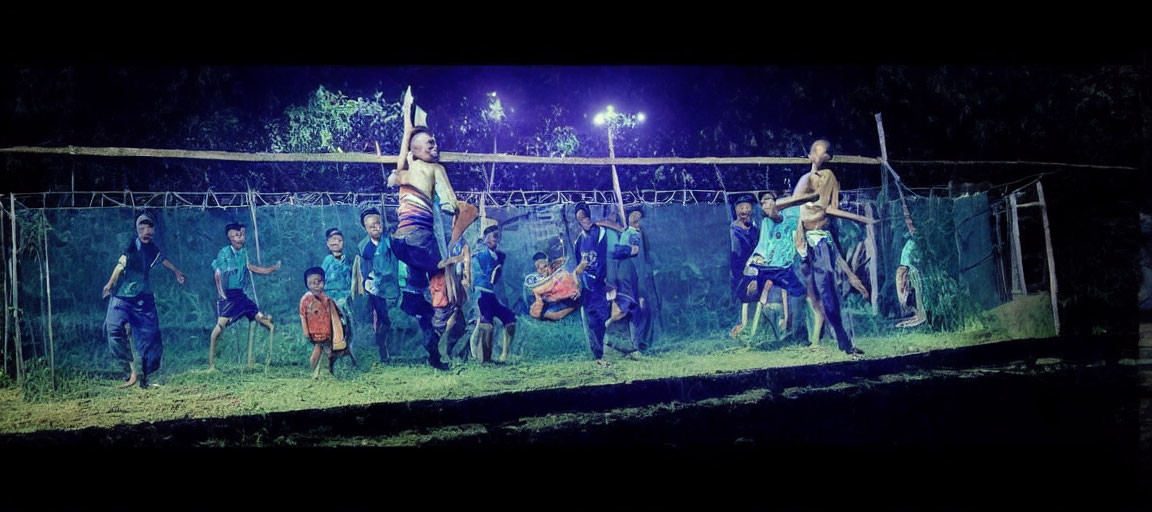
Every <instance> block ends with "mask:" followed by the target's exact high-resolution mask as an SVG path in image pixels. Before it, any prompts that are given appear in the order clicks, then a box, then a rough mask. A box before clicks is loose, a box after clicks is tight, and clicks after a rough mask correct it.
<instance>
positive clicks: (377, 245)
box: [354, 208, 400, 364]
mask: <svg viewBox="0 0 1152 512" xmlns="http://www.w3.org/2000/svg"><path fill="white" fill-rule="evenodd" d="M360 225H361V226H363V227H364V232H365V233H367V234H368V237H367V238H365V239H364V240H362V241H361V242H360V247H359V249H360V251H359V253H360V254H359V256H360V261H359V263H360V264H359V267H358V268H359V275H358V276H357V277H358V278H359V279H358V281H359V282H360V285H361V290H362V291H363V292H364V294H366V295H367V296H368V300H367V301H366V302H367V303H368V304H367V306H368V316H370V317H372V332H373V333H374V334H375V342H376V351H377V352H378V353H379V355H380V364H384V363H387V362H388V359H389V354H388V335H389V334H390V333H391V330H392V322H391V320H390V319H389V318H388V299H392V300H396V299H399V298H400V286H399V284H397V282H396V257H395V256H394V255H393V254H392V247H391V242H390V241H389V240H387V239H385V238H384V222H383V219H382V217H381V216H380V211H379V210H377V209H375V208H369V209H367V210H365V211H364V212H363V213H361V214H360ZM354 279H356V278H354Z"/></svg>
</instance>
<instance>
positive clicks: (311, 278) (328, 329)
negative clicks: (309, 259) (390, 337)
mask: <svg viewBox="0 0 1152 512" xmlns="http://www.w3.org/2000/svg"><path fill="white" fill-rule="evenodd" d="M304 283H305V284H306V285H307V286H308V291H307V292H304V296H303V297H300V327H301V328H302V329H303V330H304V336H305V337H307V338H308V341H310V342H312V355H311V356H310V357H309V358H308V362H309V363H310V364H311V365H312V366H311V367H312V368H313V370H314V371H313V372H312V378H313V379H318V378H320V364H319V363H320V354H321V353H323V354H324V355H325V356H327V358H328V373H329V374H332V375H335V372H333V368H334V367H335V365H336V359H337V358H338V357H340V356H343V355H345V354H347V355H348V357H350V358H352V366H353V367H355V366H356V356H353V355H352V350H350V349H349V347H348V343H347V341H346V340H345V339H344V329H343V328H342V327H341V325H340V309H339V308H337V307H336V302H335V301H333V300H332V299H330V298H328V296H327V295H324V269H322V268H320V267H312V268H310V269H308V270H305V271H304Z"/></svg>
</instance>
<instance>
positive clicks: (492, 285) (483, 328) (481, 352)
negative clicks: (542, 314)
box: [472, 225, 516, 363]
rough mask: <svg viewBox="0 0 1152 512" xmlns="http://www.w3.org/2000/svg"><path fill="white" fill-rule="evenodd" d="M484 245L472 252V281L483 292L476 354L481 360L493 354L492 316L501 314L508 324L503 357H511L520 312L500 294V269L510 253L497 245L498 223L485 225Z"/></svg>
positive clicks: (505, 328)
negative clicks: (497, 284) (509, 304)
mask: <svg viewBox="0 0 1152 512" xmlns="http://www.w3.org/2000/svg"><path fill="white" fill-rule="evenodd" d="M482 240H483V242H484V248H485V250H481V251H477V253H476V254H475V255H474V256H472V283H473V286H474V287H475V288H476V290H477V291H478V292H480V296H479V298H478V299H477V301H476V305H477V307H478V308H479V309H480V321H479V322H478V323H477V324H476V331H475V334H474V335H473V336H472V356H473V357H475V358H476V359H478V360H480V362H481V363H483V362H485V361H488V360H490V359H491V358H492V329H493V327H492V319H493V318H499V319H500V322H502V323H503V324H504V339H503V343H502V347H501V350H500V361H501V362H503V361H505V360H507V359H508V347H509V346H510V345H511V344H512V338H513V337H515V336H516V314H515V313H513V312H512V310H511V309H508V306H505V305H503V304H501V303H500V301H499V300H498V299H497V298H496V283H498V282H499V281H500V270H501V269H502V268H503V266H504V261H505V258H506V255H505V254H504V252H502V251H500V250H498V249H497V246H499V245H500V231H499V227H498V226H495V225H493V226H488V227H487V228H486V229H484V237H483V239H482Z"/></svg>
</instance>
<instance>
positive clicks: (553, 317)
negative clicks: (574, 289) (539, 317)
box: [544, 308, 576, 321]
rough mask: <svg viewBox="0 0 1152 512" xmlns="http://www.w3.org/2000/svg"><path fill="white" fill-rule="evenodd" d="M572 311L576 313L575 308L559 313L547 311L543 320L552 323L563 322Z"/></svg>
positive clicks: (565, 309)
mask: <svg viewBox="0 0 1152 512" xmlns="http://www.w3.org/2000/svg"><path fill="white" fill-rule="evenodd" d="M573 311H576V308H564V309H561V310H560V311H549V312H547V313H544V318H545V319H547V320H552V321H557V320H563V319H564V317H566V316H568V315H569V314H570V313H572V312H573Z"/></svg>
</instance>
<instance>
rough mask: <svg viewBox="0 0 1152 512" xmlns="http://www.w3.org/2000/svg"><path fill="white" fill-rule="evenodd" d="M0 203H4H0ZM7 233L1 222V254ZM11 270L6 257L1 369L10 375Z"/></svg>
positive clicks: (0, 208)
mask: <svg viewBox="0 0 1152 512" xmlns="http://www.w3.org/2000/svg"><path fill="white" fill-rule="evenodd" d="M0 204H2V203H0ZM3 210H4V208H2V207H0V211H3ZM0 220H3V219H2V218H0ZM7 234H8V230H7V229H4V223H3V222H0V255H2V254H3V248H4V247H7V244H6V243H5V242H7V240H6V238H7ZM0 259H5V258H0ZM10 270H11V269H10V268H8V261H7V260H6V259H5V261H4V365H3V366H2V367H0V369H2V371H3V372H4V375H8V315H9V313H8V274H9V273H10V272H9V271H10Z"/></svg>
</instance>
